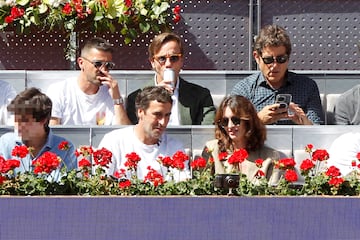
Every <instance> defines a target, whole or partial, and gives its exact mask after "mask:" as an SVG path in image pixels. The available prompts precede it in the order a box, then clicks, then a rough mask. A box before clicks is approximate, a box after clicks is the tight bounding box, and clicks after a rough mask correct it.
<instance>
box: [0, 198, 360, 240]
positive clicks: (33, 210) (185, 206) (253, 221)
mask: <svg viewBox="0 0 360 240" xmlns="http://www.w3.org/2000/svg"><path fill="white" fill-rule="evenodd" d="M0 206H1V207H0V215H1V216H2V221H1V227H0V230H1V231H0V232H1V239H127V240H131V239H275V238H276V239H358V236H359V234H360V228H359V227H358V226H359V224H360V218H359V216H358V212H359V210H360V201H359V198H357V197H174V196H170V197H110V196H108V197H76V196H56V197H5V196H2V197H0Z"/></svg>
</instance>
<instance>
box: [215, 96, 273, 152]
mask: <svg viewBox="0 0 360 240" xmlns="http://www.w3.org/2000/svg"><path fill="white" fill-rule="evenodd" d="M226 107H229V108H230V109H231V111H232V112H233V113H234V115H235V116H237V117H239V118H241V119H243V120H244V121H245V123H246V133H245V136H244V138H245V139H246V150H247V151H254V150H257V149H259V148H261V147H262V146H263V145H264V142H265V140H266V127H265V125H264V124H263V123H262V122H261V120H260V119H259V117H258V115H257V112H256V109H255V107H254V105H253V104H252V103H251V102H250V101H249V100H248V99H247V98H245V97H243V96H239V95H233V96H227V97H225V98H224V99H223V100H222V102H221V104H220V106H219V108H218V110H217V112H216V116H215V138H216V139H218V145H219V151H220V152H223V151H226V150H231V151H233V150H234V149H233V143H232V140H231V139H230V137H229V136H228V134H227V132H226V130H225V129H224V128H223V127H222V126H221V125H220V122H221V120H222V119H223V117H224V112H225V109H226Z"/></svg>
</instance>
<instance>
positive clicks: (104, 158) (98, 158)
mask: <svg viewBox="0 0 360 240" xmlns="http://www.w3.org/2000/svg"><path fill="white" fill-rule="evenodd" d="M93 157H94V162H95V165H99V166H102V167H109V166H108V164H109V163H111V158H112V152H110V151H109V150H107V149H106V148H104V147H103V148H101V149H99V150H96V151H94V153H93Z"/></svg>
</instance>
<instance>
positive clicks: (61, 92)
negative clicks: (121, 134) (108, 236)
mask: <svg viewBox="0 0 360 240" xmlns="http://www.w3.org/2000/svg"><path fill="white" fill-rule="evenodd" d="M112 53H113V49H112V46H111V44H110V43H108V42H107V41H106V40H105V39H102V38H92V39H90V40H89V41H87V42H86V43H85V45H84V47H83V48H82V49H81V55H80V57H79V58H78V60H77V63H78V65H79V67H80V74H79V76H78V77H77V78H71V79H67V80H64V81H61V82H58V83H55V84H53V85H51V86H50V87H49V89H48V92H47V95H48V96H49V97H50V98H51V100H52V102H53V109H52V113H51V120H50V124H51V125H57V124H61V125H116V124H122V125H125V124H130V121H129V119H128V117H127V115H126V111H125V108H124V101H123V99H122V97H121V94H120V90H119V86H118V82H117V80H116V79H114V78H113V77H112V76H111V75H110V70H111V69H112V68H114V65H115V64H114V63H113V62H112Z"/></svg>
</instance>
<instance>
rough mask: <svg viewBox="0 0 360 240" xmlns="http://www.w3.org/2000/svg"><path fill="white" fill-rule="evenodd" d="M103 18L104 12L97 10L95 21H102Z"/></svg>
mask: <svg viewBox="0 0 360 240" xmlns="http://www.w3.org/2000/svg"><path fill="white" fill-rule="evenodd" d="M103 18H104V16H103V14H102V13H101V12H97V13H96V14H95V17H94V21H100V20H101V19H103Z"/></svg>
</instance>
